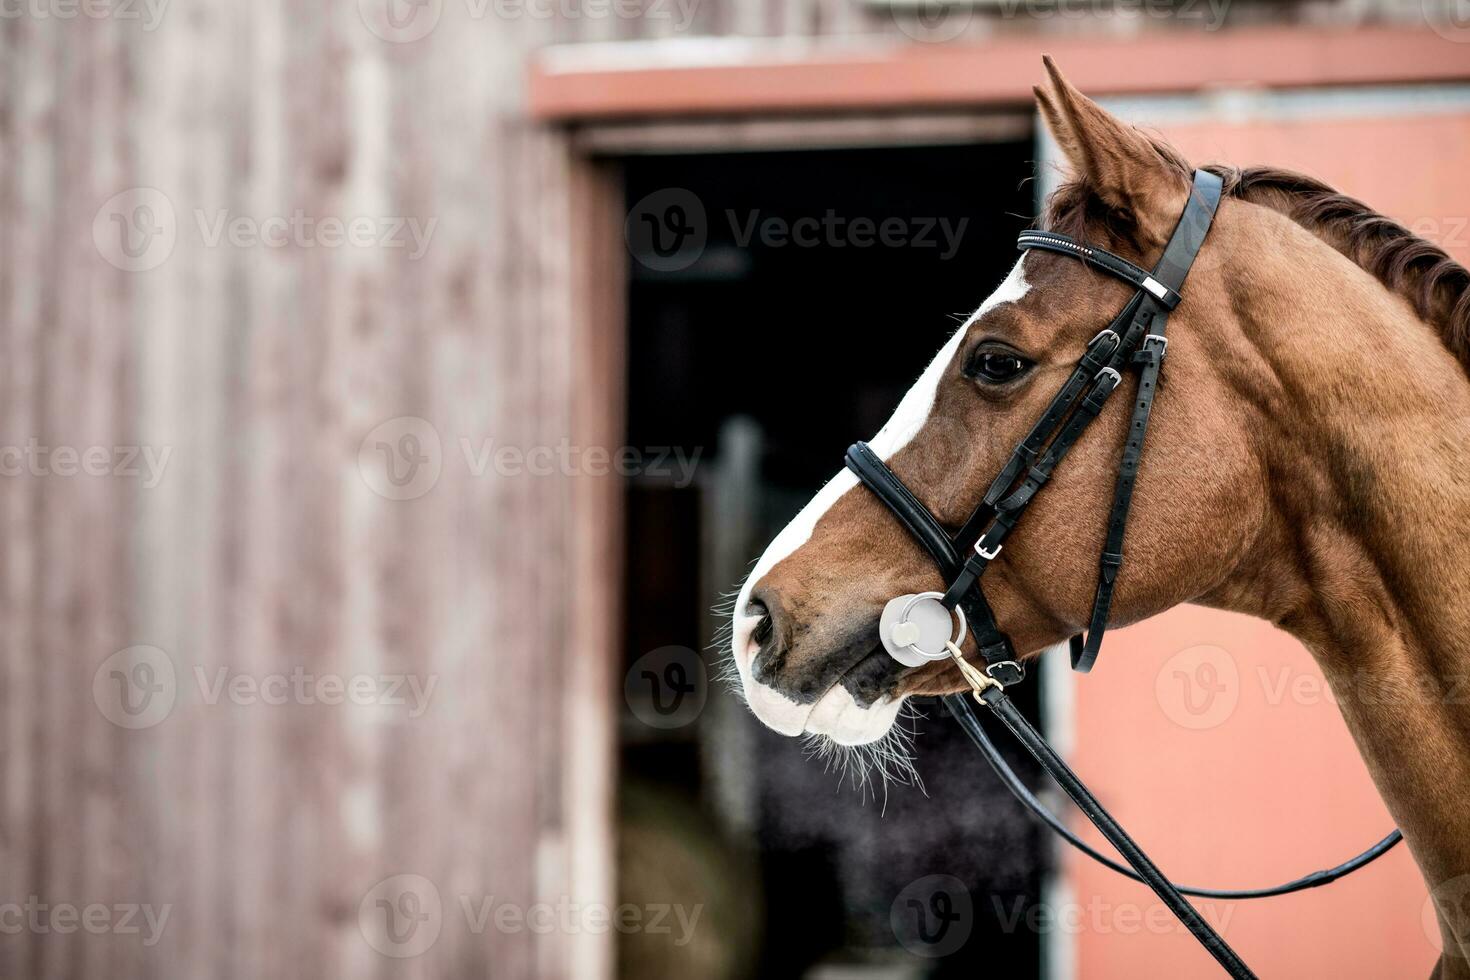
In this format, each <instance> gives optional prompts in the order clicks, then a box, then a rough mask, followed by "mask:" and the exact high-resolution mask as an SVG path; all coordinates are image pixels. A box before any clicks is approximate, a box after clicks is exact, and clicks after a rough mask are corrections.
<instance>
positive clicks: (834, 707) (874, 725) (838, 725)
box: [806, 684, 903, 745]
mask: <svg viewBox="0 0 1470 980" xmlns="http://www.w3.org/2000/svg"><path fill="white" fill-rule="evenodd" d="M902 707H903V698H901V697H900V698H887V697H884V698H879V699H878V700H877V701H874V702H873V704H872V705H871V706H869V707H867V708H864V707H863V706H862V705H860V704H858V703H857V702H856V701H854V700H853V697H852V694H851V693H849V692H848V690H847V688H845V687H843V686H842V685H841V684H838V685H836V686H834V687H833V688H832V689H831V690H829V691H828V692H827V693H826V694H824V695H822V697H821V698H820V699H819V700H818V701H817V703H816V704H815V705H813V706H812V712H811V714H810V715H809V716H808V717H807V720H806V731H807V732H809V733H811V734H814V735H825V736H827V737H828V738H830V739H831V740H832V741H834V742H836V743H837V744H838V745H867V744H868V743H869V742H876V741H878V740H879V739H881V738H882V737H883V736H885V735H887V734H888V730H889V729H890V728H892V727H893V721H894V719H895V718H897V717H898V712H899V709H900V708H902Z"/></svg>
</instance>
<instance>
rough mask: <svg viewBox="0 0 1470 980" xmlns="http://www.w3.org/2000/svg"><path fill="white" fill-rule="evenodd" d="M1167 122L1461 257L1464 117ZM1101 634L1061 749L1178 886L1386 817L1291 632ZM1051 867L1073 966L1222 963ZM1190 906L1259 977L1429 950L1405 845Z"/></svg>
mask: <svg viewBox="0 0 1470 980" xmlns="http://www.w3.org/2000/svg"><path fill="white" fill-rule="evenodd" d="M1164 134H1165V135H1166V136H1168V137H1169V138H1170V139H1171V140H1172V141H1173V142H1174V143H1175V144H1176V145H1177V146H1179V147H1181V148H1182V149H1183V150H1184V151H1185V152H1186V154H1187V155H1188V156H1189V157H1190V158H1191V160H1192V161H1194V162H1196V163H1206V162H1211V161H1215V160H1225V161H1229V162H1231V163H1236V164H1248V163H1271V164H1279V165H1284V166H1290V167H1294V168H1296V169H1299V170H1303V171H1306V172H1308V173H1311V174H1314V175H1316V176H1319V177H1322V178H1323V179H1325V180H1327V181H1329V182H1330V183H1332V184H1334V185H1335V186H1337V187H1338V188H1340V189H1341V190H1343V191H1344V192H1346V193H1348V194H1351V195H1354V196H1356V197H1359V198H1362V199H1363V200H1366V201H1368V202H1370V203H1371V204H1373V205H1374V206H1375V207H1377V208H1379V209H1380V210H1382V211H1385V212H1386V213H1388V214H1390V215H1392V216H1394V217H1395V218H1397V219H1399V220H1400V221H1403V222H1404V223H1406V224H1409V225H1410V226H1411V227H1414V228H1415V229H1416V230H1417V231H1419V232H1420V233H1421V234H1424V235H1425V236H1426V237H1429V238H1432V239H1436V240H1439V241H1440V242H1441V244H1443V245H1445V246H1446V247H1447V248H1448V249H1449V250H1450V251H1451V252H1452V254H1454V255H1455V256H1456V257H1457V258H1458V259H1459V260H1460V261H1462V262H1465V261H1470V230H1467V216H1470V181H1466V180H1465V175H1466V174H1467V173H1470V115H1424V116H1417V117H1398V118H1362V119H1341V118H1322V119H1315V120H1306V121H1303V120H1295V121H1283V122H1265V123H1263V122H1251V123H1228V122H1218V121H1211V122H1209V123H1207V124H1205V123H1202V124H1198V125H1190V126H1188V127H1166V128H1164ZM1145 465H1147V464H1146V463H1145ZM1108 645H1109V649H1110V652H1109V654H1108V655H1107V656H1105V657H1104V659H1103V660H1102V662H1101V663H1100V665H1099V667H1098V669H1097V670H1096V671H1095V672H1094V673H1093V674H1091V675H1089V676H1087V677H1085V678H1080V679H1078V680H1077V681H1076V682H1075V726H1076V739H1075V748H1074V750H1073V753H1072V757H1073V760H1074V762H1075V765H1076V768H1077V769H1078V771H1079V772H1080V773H1081V774H1082V775H1083V777H1084V778H1085V779H1087V780H1088V781H1089V782H1090V783H1091V784H1092V785H1093V787H1094V788H1095V789H1096V790H1097V791H1098V792H1099V795H1100V796H1101V797H1102V799H1103V801H1104V803H1105V804H1106V805H1108V806H1109V807H1110V808H1112V810H1113V812H1114V813H1115V814H1116V815H1117V816H1118V817H1119V819H1120V820H1121V821H1122V822H1123V824H1124V825H1125V826H1126V827H1128V828H1129V829H1130V831H1132V832H1133V833H1134V835H1135V836H1136V837H1137V838H1138V840H1139V841H1140V843H1142V844H1143V846H1144V847H1145V848H1146V849H1147V850H1148V851H1149V852H1150V853H1151V854H1152V855H1153V856H1154V858H1155V859H1156V860H1157V861H1158V862H1159V864H1160V865H1161V866H1162V867H1163V868H1164V870H1165V871H1166V872H1167V873H1168V874H1170V875H1171V876H1172V877H1173V878H1174V879H1175V880H1176V881H1182V882H1185V883H1189V884H1203V885H1210V886H1219V887H1228V886H1254V885H1263V884H1275V883H1277V882H1279V881H1282V880H1284V879H1286V878H1288V877H1294V876H1296V875H1299V874H1302V873H1304V872H1307V871H1312V870H1316V869H1319V868H1324V867H1328V866H1330V865H1333V864H1336V863H1337V862H1339V861H1341V860H1343V859H1344V858H1346V857H1348V856H1350V855H1351V854H1354V853H1356V852H1357V851H1359V850H1361V849H1362V848H1363V847H1365V846H1367V845H1368V844H1369V843H1371V842H1373V841H1375V840H1377V839H1378V838H1379V837H1380V836H1381V835H1382V834H1384V833H1386V832H1387V831H1388V829H1389V828H1390V827H1391V825H1392V821H1391V820H1390V818H1389V816H1388V813H1387V811H1386V810H1385V809H1384V806H1383V804H1382V802H1381V801H1380V799H1379V797H1378V794H1377V792H1376V790H1375V789H1374V787H1373V784H1372V782H1371V781H1370V780H1369V778H1368V775H1367V772H1366V770H1365V768H1364V766H1363V764H1362V761H1361V760H1360V759H1359V757H1358V754H1357V750H1356V748H1355V747H1354V745H1353V743H1352V740H1351V738H1350V737H1349V735H1348V732H1347V729H1346V726H1345V725H1344V724H1343V722H1342V719H1341V717H1340V716H1339V714H1338V712H1337V709H1336V707H1335V706H1334V705H1333V703H1332V699H1331V695H1330V692H1328V690H1327V687H1326V684H1325V682H1324V681H1323V680H1322V676H1321V673H1320V672H1319V671H1318V670H1317V668H1316V665H1315V664H1314V662H1313V661H1312V658H1311V657H1310V655H1309V654H1307V652H1306V651H1305V650H1304V649H1303V648H1302V647H1301V646H1300V645H1299V644H1298V643H1296V641H1295V640H1293V639H1291V638H1290V637H1289V636H1287V635H1285V634H1284V633H1281V632H1279V631H1277V630H1275V629H1274V628H1273V627H1271V626H1269V625H1267V624H1265V623H1262V622H1258V621H1255V620H1252V619H1249V618H1246V617H1243V616H1236V615H1231V614H1225V613H1219V612H1214V611H1211V610H1205V609H1200V608H1196V607H1183V608H1180V609H1176V610H1174V611H1173V612H1171V613H1169V614H1167V615H1164V616H1160V617H1157V618H1155V619H1153V620H1150V621H1149V622H1146V623H1142V624H1140V625H1138V626H1135V627H1132V628H1129V629H1127V630H1123V631H1120V632H1118V633H1117V634H1115V635H1111V636H1110V637H1109V640H1108ZM1077 822H1079V823H1085V821H1082V820H1081V819H1080V818H1078V821H1077ZM1087 830H1088V831H1089V832H1090V830H1091V828H1090V827H1089V828H1087ZM1090 839H1093V840H1094V842H1097V843H1099V844H1100V842H1098V841H1097V835H1096V834H1090ZM1100 846H1101V845H1100ZM1066 867H1067V874H1066V882H1067V885H1068V887H1069V889H1070V891H1071V900H1072V901H1073V902H1075V905H1073V906H1071V907H1069V908H1065V909H1062V910H1060V911H1063V912H1065V913H1067V915H1066V918H1065V920H1064V921H1062V922H1061V923H1060V924H1058V925H1056V926H1054V927H1055V928H1059V929H1062V930H1064V933H1065V934H1064V936H1063V939H1064V940H1066V941H1068V942H1070V943H1071V944H1072V954H1073V955H1074V956H1075V958H1076V959H1075V962H1076V963H1077V966H1078V976H1079V977H1081V978H1084V980H1101V978H1114V977H1116V978H1128V980H1135V978H1138V977H1144V976H1155V977H1167V978H1171V980H1173V978H1187V977H1210V978H1213V977H1216V976H1219V972H1218V968H1217V967H1216V966H1215V965H1214V962H1213V960H1211V959H1210V957H1209V956H1208V954H1206V953H1204V952H1203V950H1201V949H1200V948H1199V947H1198V946H1197V945H1196V944H1195V942H1194V940H1193V939H1192V938H1190V937H1189V935H1188V934H1187V933H1186V932H1185V931H1184V930H1183V927H1182V926H1179V925H1177V924H1176V923H1174V922H1173V921H1172V919H1171V918H1170V917H1169V916H1168V914H1167V911H1166V910H1164V909H1163V908H1162V906H1160V905H1159V904H1158V902H1157V900H1155V899H1154V897H1153V895H1152V893H1151V892H1149V891H1148V890H1147V889H1146V888H1144V887H1143V886H1141V885H1135V884H1133V883H1131V882H1127V881H1124V880H1123V879H1120V878H1119V877H1118V876H1116V875H1115V874H1113V873H1112V872H1110V871H1106V870H1104V869H1102V868H1100V867H1098V866H1096V865H1094V864H1092V863H1091V862H1086V863H1084V862H1083V860H1082V859H1078V858H1073V857H1069V858H1068V862H1067V865H1066ZM1199 905H1200V908H1201V910H1202V911H1203V912H1204V914H1205V915H1206V917H1207V918H1208V919H1209V920H1210V921H1211V922H1213V923H1215V924H1216V925H1217V926H1218V927H1220V928H1221V929H1222V931H1223V933H1224V935H1225V938H1226V939H1227V940H1228V941H1229V942H1230V943H1231V944H1232V945H1233V946H1234V947H1235V948H1236V949H1237V951H1238V952H1240V953H1241V955H1242V956H1243V957H1244V958H1245V960H1246V961H1247V962H1248V963H1249V964H1250V965H1251V966H1252V967H1253V968H1254V969H1255V970H1256V971H1257V972H1258V973H1259V974H1260V975H1262V976H1267V977H1303V976H1329V977H1334V978H1352V977H1365V978H1366V977H1373V978H1379V977H1389V976H1395V977H1397V976H1408V977H1423V976H1428V973H1429V970H1430V968H1431V966H1432V964H1433V962H1434V960H1435V958H1436V956H1437V955H1438V948H1439V940H1438V936H1437V934H1436V932H1435V930H1434V928H1433V919H1432V912H1431V911H1430V910H1429V908H1428V906H1427V903H1426V889H1425V887H1424V884H1423V882H1422V881H1421V879H1420V878H1419V874H1418V871H1417V869H1416V868H1415V867H1414V864H1413V862H1412V860H1411V859H1410V857H1409V852H1408V850H1407V848H1405V847H1403V846H1402V845H1401V846H1400V847H1399V848H1397V849H1396V850H1395V851H1394V852H1393V853H1391V854H1390V855H1388V856H1386V857H1384V858H1382V859H1381V860H1380V861H1379V862H1378V863H1376V864H1374V865H1373V866H1371V867H1370V868H1368V869H1366V870H1364V871H1361V872H1359V873H1358V874H1357V875H1356V876H1354V877H1352V878H1349V879H1347V880H1344V881H1341V882H1338V883H1336V884H1333V885H1329V886H1327V887H1325V888H1320V889H1313V890H1310V891H1307V892H1304V893H1301V894H1299V895H1295V896H1290V897H1285V898H1275V899H1266V900H1263V901H1252V902H1236V903H1221V902H1205V901H1201V902H1200V903H1199Z"/></svg>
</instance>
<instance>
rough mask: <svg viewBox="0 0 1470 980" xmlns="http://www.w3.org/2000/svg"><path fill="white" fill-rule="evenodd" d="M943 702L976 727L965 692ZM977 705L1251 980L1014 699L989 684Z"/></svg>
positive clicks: (1215, 951) (1219, 954) (1205, 942)
mask: <svg viewBox="0 0 1470 980" xmlns="http://www.w3.org/2000/svg"><path fill="white" fill-rule="evenodd" d="M944 702H945V704H946V705H948V706H949V709H950V711H951V712H952V713H953V714H954V715H955V717H956V718H959V719H961V724H964V719H965V718H966V717H968V718H969V720H970V721H971V722H972V723H974V724H975V725H976V726H977V727H978V724H979V723H978V722H976V721H975V719H974V716H973V714H972V713H971V711H970V705H969V702H968V701H967V700H966V699H965V696H964V695H959V694H952V695H948V696H947V697H945V699H944ZM981 703H983V704H984V705H985V706H986V707H987V708H989V709H990V710H991V711H992V712H993V713H994V714H995V716H996V717H997V718H999V719H1000V720H1001V722H1002V723H1003V724H1004V725H1005V726H1006V728H1008V729H1010V731H1011V734H1012V735H1014V736H1016V739H1017V741H1019V742H1020V743H1021V744H1022V745H1024V746H1025V747H1026V751H1028V752H1030V753H1031V755H1032V757H1034V758H1035V759H1036V761H1037V762H1039V763H1041V767H1042V768H1043V769H1045V770H1046V772H1047V775H1049V776H1051V778H1052V780H1053V781H1054V782H1056V784H1057V785H1058V786H1060V787H1061V788H1062V789H1063V790H1064V791H1065V792H1066V794H1067V795H1068V796H1070V797H1071V798H1072V802H1074V803H1076V804H1077V808H1078V809H1080V810H1081V811H1082V812H1083V813H1084V814H1085V815H1086V816H1087V819H1088V820H1091V821H1092V824H1093V826H1094V827H1096V828H1097V829H1098V830H1099V831H1100V832H1101V833H1102V835H1103V836H1104V837H1106V838H1107V839H1108V843H1110V844H1112V845H1113V846H1114V847H1116V848H1117V849H1118V853H1119V854H1121V855H1123V857H1124V858H1125V859H1126V860H1127V861H1128V863H1129V864H1130V865H1132V866H1133V869H1134V871H1136V872H1137V873H1138V877H1139V878H1140V879H1141V880H1142V881H1143V883H1144V884H1146V885H1148V886H1149V887H1150V888H1152V889H1153V892H1154V894H1155V895H1157V896H1159V900H1160V901H1162V902H1163V903H1164V904H1165V905H1167V906H1168V907H1169V911H1171V912H1173V913H1174V915H1175V917H1176V918H1178V919H1179V921H1180V922H1182V923H1184V926H1185V928H1187V929H1188V930H1189V931H1190V932H1191V933H1192V934H1193V935H1194V937H1195V938H1196V939H1198V940H1199V942H1200V945H1202V946H1204V948H1205V949H1207V950H1209V952H1210V955H1211V956H1213V957H1214V958H1215V961H1216V962H1217V963H1219V964H1220V966H1222V967H1223V968H1224V969H1225V972H1226V973H1228V974H1230V976H1232V977H1236V978H1238V980H1255V974H1254V973H1252V972H1251V970H1250V967H1248V966H1246V965H1245V961H1244V960H1242V959H1241V958H1240V957H1239V956H1238V955H1237V954H1236V952H1235V950H1233V949H1231V948H1230V944H1229V943H1227V942H1225V940H1224V939H1223V938H1222V937H1221V936H1220V934H1219V933H1218V932H1216V931H1215V930H1214V929H1213V928H1211V926H1210V924H1209V923H1208V922H1206V921H1205V920H1204V918H1203V917H1202V916H1201V915H1200V914H1199V912H1198V911H1197V910H1196V909H1195V907H1194V906H1193V905H1190V904H1189V900H1188V899H1186V898H1185V897H1184V896H1183V895H1181V894H1179V891H1178V889H1176V888H1175V887H1174V885H1173V884H1172V883H1171V882H1170V881H1169V879H1168V878H1166V877H1165V876H1164V873H1163V872H1162V871H1160V870H1159V868H1158V865H1156V864H1154V863H1153V861H1151V860H1150V859H1149V856H1148V855H1147V854H1145V853H1144V852H1143V849H1142V848H1141V847H1139V846H1138V844H1136V843H1135V842H1134V840H1133V838H1132V837H1130V836H1128V832H1127V831H1126V830H1124V829H1123V827H1122V825H1121V824H1119V823H1118V821H1116V820H1114V819H1113V816H1112V814H1110V813H1108V811H1107V809H1106V808H1104V807H1103V805H1102V804H1101V803H1099V802H1098V800H1097V797H1095V796H1093V795H1092V793H1091V791H1090V790H1088V788H1087V786H1086V785H1085V784H1084V783H1083V782H1082V780H1080V779H1078V778H1077V774H1076V773H1074V772H1073V771H1072V770H1071V768H1070V767H1069V766H1068V765H1067V764H1066V763H1065V762H1063V761H1062V758H1061V756H1059V755H1057V754H1056V752H1055V751H1054V750H1053V749H1052V747H1051V746H1050V745H1049V744H1047V741H1046V739H1044V738H1042V737H1041V733H1040V732H1038V731H1037V730H1036V729H1035V728H1032V727H1031V723H1030V722H1029V721H1027V720H1026V717H1025V716H1024V715H1022V714H1021V712H1020V711H1019V710H1018V709H1017V708H1016V705H1015V703H1014V702H1012V701H1011V699H1010V698H1008V697H1007V696H1006V693H1005V691H1003V690H1001V689H1000V688H994V687H993V688H990V689H988V690H987V691H986V692H985V693H984V694H983V695H982V696H981ZM965 727H966V730H967V731H968V730H969V729H970V726H969V725H965Z"/></svg>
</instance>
